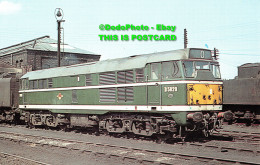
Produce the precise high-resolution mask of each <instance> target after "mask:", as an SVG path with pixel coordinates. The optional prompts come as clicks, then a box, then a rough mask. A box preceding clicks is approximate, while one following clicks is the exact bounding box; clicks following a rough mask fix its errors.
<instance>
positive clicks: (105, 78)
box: [99, 72, 116, 85]
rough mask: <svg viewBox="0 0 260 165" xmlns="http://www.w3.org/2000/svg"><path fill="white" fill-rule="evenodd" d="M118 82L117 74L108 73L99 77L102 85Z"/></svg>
mask: <svg viewBox="0 0 260 165" xmlns="http://www.w3.org/2000/svg"><path fill="white" fill-rule="evenodd" d="M115 82H116V75H115V72H107V73H102V74H100V75H99V84H100V85H112V84H115Z"/></svg>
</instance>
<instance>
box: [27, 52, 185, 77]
mask: <svg viewBox="0 0 260 165" xmlns="http://www.w3.org/2000/svg"><path fill="white" fill-rule="evenodd" d="M188 55H189V49H180V50H173V51H166V52H158V53H152V54H145V55H136V56H130V57H126V58H118V59H113V60H104V61H98V62H93V63H84V64H77V65H71V66H64V67H58V68H50V69H44V70H37V71H33V72H28V73H26V74H25V75H24V76H23V77H22V78H30V80H35V79H46V78H50V77H59V76H73V75H80V74H89V73H100V72H109V71H119V70H129V69H134V68H143V67H145V65H146V64H147V63H152V62H159V61H170V60H180V59H188Z"/></svg>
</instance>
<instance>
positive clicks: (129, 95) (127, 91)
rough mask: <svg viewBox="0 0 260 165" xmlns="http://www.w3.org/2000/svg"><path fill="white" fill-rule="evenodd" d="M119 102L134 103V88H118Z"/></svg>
mask: <svg viewBox="0 0 260 165" xmlns="http://www.w3.org/2000/svg"><path fill="white" fill-rule="evenodd" d="M117 96H118V102H132V101H134V88H133V87H122V88H117Z"/></svg>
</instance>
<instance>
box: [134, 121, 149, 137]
mask: <svg viewBox="0 0 260 165" xmlns="http://www.w3.org/2000/svg"><path fill="white" fill-rule="evenodd" d="M147 125H150V122H148V121H147V122H145V123H144V122H138V121H134V122H133V124H132V131H133V133H134V134H136V135H143V136H152V134H153V131H152V130H151V128H147V129H146V126H147Z"/></svg>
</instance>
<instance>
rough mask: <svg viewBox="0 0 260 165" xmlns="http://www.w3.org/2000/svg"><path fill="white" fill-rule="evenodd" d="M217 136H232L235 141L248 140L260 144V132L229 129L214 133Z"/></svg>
mask: <svg viewBox="0 0 260 165" xmlns="http://www.w3.org/2000/svg"><path fill="white" fill-rule="evenodd" d="M213 135H215V136H223V137H232V138H233V141H235V142H247V143H250V144H255V145H260V133H259V132H242V131H229V130H221V131H220V132H215V133H213Z"/></svg>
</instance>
